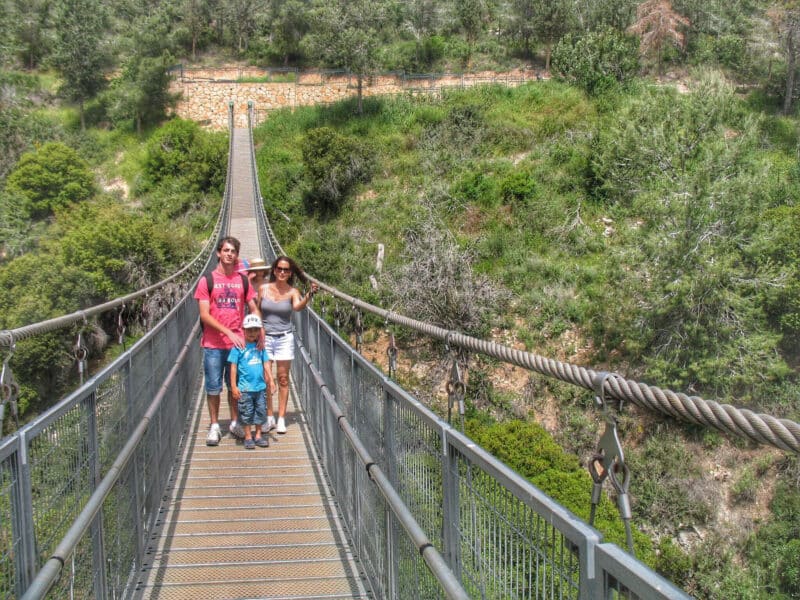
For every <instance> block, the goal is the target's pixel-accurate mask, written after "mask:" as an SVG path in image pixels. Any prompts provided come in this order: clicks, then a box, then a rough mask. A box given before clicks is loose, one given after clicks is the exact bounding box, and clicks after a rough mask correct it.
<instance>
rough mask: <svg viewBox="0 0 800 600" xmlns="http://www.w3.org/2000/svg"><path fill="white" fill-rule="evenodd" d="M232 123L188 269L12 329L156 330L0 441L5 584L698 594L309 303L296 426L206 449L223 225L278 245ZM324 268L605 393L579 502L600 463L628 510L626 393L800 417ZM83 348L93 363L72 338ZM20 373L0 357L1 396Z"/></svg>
mask: <svg viewBox="0 0 800 600" xmlns="http://www.w3.org/2000/svg"><path fill="white" fill-rule="evenodd" d="M248 112H249V115H250V116H251V117H252V113H253V109H252V107H251V108H250V110H249V111H248ZM229 122H230V132H231V141H230V151H229V158H228V161H229V162H228V178H227V183H226V191H225V199H224V202H223V206H222V209H221V211H220V216H219V220H218V222H217V225H216V227H215V230H214V233H213V235H212V236H211V237H210V239H209V241H208V244H207V246H206V247H205V248H204V249H203V251H202V252H200V253H199V254H198V256H197V257H196V258H195V259H194V260H193V261H192V262H191V263H190V264H189V265H187V266H186V267H184V268H183V269H182V270H181V271H179V272H178V273H176V274H174V275H173V276H171V277H170V278H168V279H167V280H165V281H163V282H160V283H158V284H156V285H154V286H151V287H149V288H147V289H145V290H140V291H138V292H136V293H134V294H131V295H130V296H126V297H124V298H118V299H116V300H114V301H112V302H109V303H106V304H104V305H102V306H99V307H94V308H91V309H87V310H84V311H80V312H79V313H75V314H73V315H67V316H64V317H59V318H56V319H52V320H50V321H46V322H42V323H36V324H33V325H29V326H26V327H23V328H20V329H16V330H10V331H3V332H0V347H2V348H5V349H6V350H7V351H8V352H9V355H10V353H11V352H13V348H14V344H15V343H16V342H17V341H19V340H21V339H25V338H27V337H31V336H34V335H37V334H39V333H42V332H46V331H53V330H56V329H61V328H72V329H77V330H78V332H79V334H78V336H79V337H78V340H80V331H81V328H82V327H83V326H85V324H86V322H87V320H88V319H89V318H91V317H93V316H95V315H97V314H100V313H101V312H106V311H109V310H117V311H120V312H121V311H122V310H123V309H124V307H125V306H130V305H132V304H135V303H137V302H138V303H140V304H141V310H140V313H141V314H142V315H143V319H144V320H145V321H146V323H145V326H146V327H145V328H146V329H147V333H146V335H144V336H143V337H142V338H141V339H139V340H138V341H137V342H136V343H135V344H133V345H132V346H131V347H130V348H129V349H127V350H126V351H125V352H124V353H123V354H122V355H121V356H120V357H119V358H117V359H116V360H114V361H113V362H111V363H110V364H108V365H107V366H105V367H104V368H103V369H102V370H101V371H99V372H98V373H96V374H94V375H92V376H91V377H88V378H87V379H86V381H83V382H82V385H81V386H80V388H79V389H77V390H76V391H74V392H73V393H71V394H70V395H68V396H67V397H66V398H64V399H62V400H60V401H59V402H58V403H57V404H56V405H55V406H53V407H52V408H51V409H50V410H49V411H47V412H46V413H45V414H43V415H41V416H40V417H38V418H37V419H36V420H35V421H34V422H32V423H29V424H27V425H25V426H24V427H22V428H20V429H19V430H18V431H17V432H15V433H14V434H13V435H10V436H8V437H7V438H5V439H3V440H2V441H1V442H0V539H1V540H2V545H0V598H25V599H26V600H27V599H34V598H45V597H48V598H98V599H109V598H115V599H116V598H160V599H182V598H220V599H223V598H225V599H229V598H373V599H381V598H403V599H406V598H419V599H428V598H444V597H446V598H481V599H484V598H487V599H488V598H497V599H500V598H502V599H506V598H575V599H580V600H584V599H594V598H598V599H599V598H603V599H605V598H618V597H619V598H643V599H658V598H663V599H667V598H670V599H672V598H684V597H688V596H687V595H686V594H685V593H684V592H683V591H682V590H680V589H678V588H676V587H675V586H674V585H673V584H671V583H670V582H668V581H666V580H665V579H663V578H662V577H660V576H659V575H658V574H656V573H655V572H653V571H652V570H650V569H649V568H648V567H647V566H646V565H644V564H643V563H641V562H639V561H638V560H637V559H636V558H635V557H634V556H632V555H631V554H630V553H629V552H627V551H626V550H623V549H621V548H619V547H618V546H616V545H614V544H611V543H607V542H605V541H604V540H603V539H602V536H601V534H600V533H599V532H598V531H597V530H595V529H594V528H593V527H591V526H590V525H589V524H587V523H585V522H583V521H581V520H580V519H579V518H578V517H576V516H575V515H574V514H572V513H570V512H569V511H568V510H566V509H565V508H564V507H562V506H560V505H558V504H557V503H555V502H554V501H553V500H552V499H550V498H548V497H547V496H545V495H544V494H543V493H542V492H541V491H539V490H538V489H537V488H535V487H534V486H533V485H531V484H530V483H529V482H528V481H527V480H525V479H524V478H522V477H521V476H519V475H518V474H517V473H515V472H513V471H512V470H510V469H509V468H508V467H506V466H505V465H503V464H502V463H501V462H499V461H498V460H496V459H495V458H494V457H492V456H491V455H489V454H488V453H487V452H485V451H484V450H483V449H481V448H480V447H478V446H477V445H476V444H474V443H473V442H472V441H471V440H470V439H469V438H467V437H466V436H464V435H463V434H462V433H461V432H460V431H458V430H457V429H455V428H453V427H451V426H450V425H449V424H448V423H447V422H445V421H443V420H442V419H440V418H439V417H438V416H436V415H435V414H434V413H433V412H431V411H430V410H428V409H427V408H426V407H425V406H423V405H422V404H421V403H420V402H419V401H418V400H416V399H415V398H414V397H413V396H412V395H410V394H409V393H408V392H407V391H406V390H404V389H402V388H401V387H400V386H399V385H398V384H397V383H396V382H395V381H394V380H393V379H392V377H391V374H392V373H391V368H390V374H389V376H387V375H386V374H384V373H382V372H381V371H379V370H378V369H377V368H376V367H375V366H374V365H372V364H371V363H370V362H369V361H367V360H365V359H364V358H363V357H362V356H360V354H359V353H358V352H357V351H356V350H355V349H353V348H352V347H351V346H350V345H349V344H348V343H347V342H346V341H344V340H343V339H342V338H340V337H339V336H338V335H337V333H336V331H335V330H334V329H333V328H332V327H330V326H329V325H328V323H327V322H326V321H325V320H324V319H322V318H320V316H319V315H317V314H316V313H315V312H314V311H313V310H306V311H303V312H302V313H298V314H297V315H295V319H296V322H295V329H296V333H297V335H296V343H297V346H298V347H297V354H296V356H297V357H296V359H295V360H294V361H293V364H292V373H291V379H292V394H291V400H290V407H289V413H288V417H289V418H288V425H289V431H288V433H287V434H286V435H274V434H273V435H271V436H270V437H271V445H270V447H269V448H267V449H257V450H256V451H254V452H244V451H243V450H242V448H241V445H239V444H237V441H236V440H234V439H233V438H232V437H231V436H225V437H224V438H223V440H222V442H221V444H220V445H219V446H218V447H212V448H209V447H206V446H205V443H204V442H205V432H206V429H207V427H208V420H207V419H208V417H207V414H206V410H205V394H204V392H203V388H202V386H201V379H202V368H201V367H202V365H201V362H202V359H201V351H200V346H199V340H198V336H199V319H198V308H197V302H196V301H194V300H193V298H192V292H193V288H194V285H196V282H197V280H198V278H199V277H200V276H201V274H202V273H203V272H205V271H207V270H208V269H210V268H213V266H214V265H213V261H212V259H213V257H214V255H215V254H214V252H213V250H214V248H215V247H216V243H217V240H219V239H220V238H221V237H222V236H223V235H233V236H235V237H237V238H239V239H240V240H241V241H242V249H241V254H242V255H243V256H257V255H259V256H263V257H265V258H267V259H271V258H274V257H275V256H276V255H277V254H280V253H282V251H281V249H280V245H279V243H278V241H277V240H276V239H275V238H274V236H273V234H272V230H271V229H270V227H269V223H268V222H267V219H266V216H265V214H264V210H263V201H262V198H261V196H260V191H259V186H258V180H257V176H256V170H255V166H254V151H253V143H252V131H251V129H249V128H234V127H233V123H234V121H233V107H232V106H231V107H230V121H229ZM319 284H320V286H321V288H322V289H323V290H325V291H326V292H327V293H329V294H331V295H334V296H336V297H338V298H341V299H342V300H343V301H345V302H347V303H348V304H350V305H352V306H353V307H356V308H358V309H359V310H364V311H371V312H373V313H375V314H377V315H379V316H380V317H382V318H384V319H386V320H387V322H392V323H396V324H398V325H402V326H405V327H410V328H412V329H415V330H417V331H419V332H421V333H424V334H426V335H429V336H431V337H434V338H437V339H439V340H442V341H444V342H446V344H447V345H448V346H450V347H454V348H456V347H457V348H463V349H465V350H468V351H470V352H482V353H484V354H487V355H489V356H494V357H496V358H498V359H500V360H504V361H506V362H509V363H511V364H515V365H519V366H523V367H525V368H527V369H530V370H532V371H535V372H539V373H542V374H545V375H548V376H551V377H556V378H558V379H561V380H562V381H567V382H570V383H573V384H575V385H579V386H582V387H584V388H586V389H588V390H593V391H594V393H595V398H596V402H597V404H598V406H599V407H600V408H601V409H603V412H604V415H605V416H606V433H605V434H604V435H603V438H602V439H601V442H600V446H599V448H598V449H599V451H600V453H601V458H600V459H599V460H598V463H597V465H596V466H595V469H594V471H593V472H592V475H593V478H594V488H593V490H587V502H589V494H590V493H591V495H592V502H595V501H596V499H597V500H599V495H600V493H601V491H602V486H603V484H604V483H605V482H606V478H609V479H610V480H611V483H612V484H613V487H614V489H615V491H616V493H617V497H618V499H619V508H620V514H621V517H622V518H623V520H626V523H628V522H629V518H630V514H629V511H630V508H629V505H627V504H626V503H627V487H626V485H627V484H626V482H625V479H626V478H624V477H619V478H617V477H616V476H615V474H617V473H621V472H624V463H623V462H622V452H621V448H620V447H619V440H618V438H617V436H616V429H615V420H614V418H613V414H611V411H610V409H609V407H610V406H611V405H612V404H613V403H614V402H617V401H630V402H634V403H636V404H637V405H640V406H643V407H647V408H650V409H652V410H658V411H660V412H663V413H666V414H668V415H671V416H673V417H676V418H679V419H683V420H687V421H689V422H692V423H698V424H702V425H706V426H709V427H714V428H716V429H718V430H721V431H723V432H725V433H727V434H730V435H739V436H743V437H746V438H748V439H752V440H755V441H757V442H759V443H766V444H771V445H774V446H776V447H778V448H781V449H783V450H785V451H788V452H799V451H800V426H799V425H798V424H797V423H794V422H791V421H788V420H785V419H776V418H773V417H770V416H768V415H759V414H754V413H752V412H749V411H746V410H740V409H737V408H735V407H732V406H729V405H724V404H718V403H714V402H709V401H705V400H703V399H702V398H697V397H688V396H685V395H682V394H675V393H673V392H669V391H663V390H660V389H658V388H653V387H649V386H646V385H644V384H640V383H637V382H631V381H627V380H625V379H624V378H622V377H619V376H617V375H614V374H608V373H599V372H594V371H591V370H588V369H585V368H582V367H576V366H573V365H567V364H564V363H559V362H557V361H553V360H550V359H545V358H542V357H539V356H536V355H533V354H529V353H526V352H522V351H519V350H514V349H510V348H507V347H503V346H499V345H497V344H493V343H490V342H486V341H484V340H476V339H474V338H470V337H468V336H465V335H462V334H460V333H458V332H453V331H447V330H443V329H441V328H438V327H435V326H432V325H429V324H425V323H420V322H417V321H415V320H413V319H410V318H407V317H404V316H402V315H398V314H396V313H393V312H390V311H385V310H382V309H379V308H377V307H374V306H371V305H369V304H367V303H365V302H363V301H361V300H360V299H358V298H353V297H350V296H348V295H347V294H344V293H343V292H341V291H339V290H337V289H335V288H332V287H330V286H328V285H326V284H325V283H324V282H319ZM121 323H122V322H121ZM120 327H121V328H123V327H124V326H123V325H122V324H121V325H120ZM77 346H80V344H77ZM76 357H77V358H78V360H79V362H80V361H84V360H85V352H81V348H80V347H78V348H77V349H76ZM455 366H456V365H455V364H454V369H453V371H454V373H456V375H455V378H456V379H455V381H454V380H453V379H452V377H451V382H450V383H451V384H452V386H451V389H452V390H454V391H453V396H452V398H451V399H453V400H455V402H456V404H457V403H458V400H459V399H460V398H459V397H458V389H459V387H458V384H459V383H460V382H459V381H458V380H457V369H456V368H455ZM83 372H84V371H83V370H81V373H83ZM16 389H17V388H16V383H15V382H14V379H13V373H12V372H11V370H10V367H9V361H8V359H6V361H5V362H4V363H3V371H2V375H1V376H0V392H1V393H2V394H3V396H2V400H3V404H2V406H3V407H5V406H6V405H7V404H12V403H13V400H14V394H15V390H16ZM222 404H223V410H224V409H225V406H224V405H225V403H224V402H223V403H222ZM225 416H226V415H224V414H223V415H222V417H223V421H224V418H225ZM0 419H2V413H0ZM609 475H610V477H609ZM626 507H627V508H626ZM626 511H627V512H626ZM629 539H630V538H629Z"/></svg>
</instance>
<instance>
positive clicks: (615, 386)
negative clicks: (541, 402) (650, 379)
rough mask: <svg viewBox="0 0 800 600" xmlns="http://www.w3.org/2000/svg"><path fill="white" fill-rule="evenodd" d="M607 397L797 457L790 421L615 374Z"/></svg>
mask: <svg viewBox="0 0 800 600" xmlns="http://www.w3.org/2000/svg"><path fill="white" fill-rule="evenodd" d="M314 281H316V282H317V284H318V285H319V286H320V289H323V290H325V291H327V292H329V293H330V294H332V295H333V296H335V297H337V298H341V299H342V300H344V301H345V302H347V303H349V304H352V305H354V306H357V307H359V308H361V309H362V310H364V311H367V312H370V313H372V314H376V315H378V316H380V317H381V318H383V319H384V320H386V321H390V322H392V323H397V324H399V325H403V326H404V327H408V328H410V329H413V330H415V331H419V332H421V333H424V334H426V335H428V336H430V337H434V338H438V339H440V340H443V341H446V342H447V343H448V344H451V345H457V346H460V347H462V348H464V349H466V350H469V351H470V352H477V353H480V354H484V355H486V356H491V357H493V358H497V359H499V360H502V361H503V362H507V363H510V364H513V365H517V366H520V367H524V368H526V369H528V370H530V371H534V372H536V373H540V374H542V375H546V376H548V377H553V378H555V379H558V380H560V381H563V382H566V383H571V384H573V385H578V386H580V387H583V388H586V389H587V390H593V389H594V388H593V385H592V382H593V380H594V378H595V376H596V374H597V372H596V371H594V370H592V369H588V368H586V367H581V366H578V365H573V364H570V363H565V362H561V361H558V360H554V359H552V358H546V357H543V356H539V355H537V354H533V353H530V352H525V351H522V350H517V349H515V348H510V347H508V346H504V345H502V344H498V343H496V342H491V341H488V340H482V339H478V338H474V337H470V336H467V335H464V334H462V333H458V332H456V331H450V330H447V329H443V328H441V327H437V326H435V325H431V324H430V323H424V322H421V321H416V320H414V319H411V318H409V317H405V316H403V315H400V314H397V313H394V312H391V311H388V310H385V309H382V308H380V307H377V306H373V305H371V304H368V303H366V302H364V301H362V300H359V299H358V298H354V297H352V296H349V295H348V294H345V293H344V292H341V291H339V290H338V289H336V288H334V287H331V286H328V285H325V284H324V283H322V282H320V281H318V280H316V279H315V280H314ZM604 386H605V392H606V394H607V396H608V397H610V398H615V399H616V400H619V401H621V402H632V403H633V404H635V405H637V406H639V407H640V408H645V409H648V410H651V411H655V412H660V413H663V414H666V415H668V416H670V417H673V418H676V419H679V420H682V421H688V422H690V423H695V424H697V425H703V426H706V427H711V428H713V429H717V430H718V431H721V432H723V433H726V434H729V435H734V436H738V437H743V438H746V439H749V440H752V441H754V442H757V443H759V444H768V445H771V446H775V447H776V448H780V449H781V450H785V451H787V452H794V453H796V454H800V424H798V423H796V422H795V421H792V420H790V419H778V418H776V417H773V416H771V415H767V414H763V413H755V412H753V411H751V410H748V409H746V408H737V407H735V406H732V405H730V404H720V403H718V402H714V401H713V400H704V399H703V398H701V397H699V396H689V395H687V394H683V393H677V392H673V391H671V390H663V389H661V388H658V387H655V386H650V385H647V384H645V383H641V382H638V381H632V380H628V379H625V378H624V377H622V376H620V375H617V374H615V375H614V376H613V377H608V378H607V379H606V382H605V383H604Z"/></svg>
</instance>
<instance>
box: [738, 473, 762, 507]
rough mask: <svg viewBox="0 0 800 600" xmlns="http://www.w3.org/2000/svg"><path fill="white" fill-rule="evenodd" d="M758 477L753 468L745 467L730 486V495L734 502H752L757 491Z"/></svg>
mask: <svg viewBox="0 0 800 600" xmlns="http://www.w3.org/2000/svg"><path fill="white" fill-rule="evenodd" d="M758 481H759V480H758V479H757V478H756V474H755V473H754V472H753V469H751V468H750V467H746V468H745V469H744V470H743V471H742V472H741V473H740V474H739V477H738V478H737V479H736V481H735V482H734V483H733V486H732V487H731V495H732V496H733V500H734V501H735V502H747V503H749V502H753V501H754V500H755V499H756V494H757V493H758Z"/></svg>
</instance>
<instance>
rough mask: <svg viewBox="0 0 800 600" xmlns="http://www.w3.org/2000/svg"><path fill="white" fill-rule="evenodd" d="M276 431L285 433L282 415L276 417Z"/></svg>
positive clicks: (284, 422)
mask: <svg viewBox="0 0 800 600" xmlns="http://www.w3.org/2000/svg"><path fill="white" fill-rule="evenodd" d="M277 431H278V433H286V421H285V420H284V418H283V417H278V427H277Z"/></svg>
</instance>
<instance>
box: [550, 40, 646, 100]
mask: <svg viewBox="0 0 800 600" xmlns="http://www.w3.org/2000/svg"><path fill="white" fill-rule="evenodd" d="M638 56H639V55H638V48H637V42H636V40H635V38H633V37H631V36H625V35H623V34H621V33H620V32H619V31H617V30H615V29H606V30H603V31H591V32H588V33H586V34H584V35H582V36H574V35H572V34H567V35H566V36H564V37H563V38H561V40H559V42H558V44H557V45H556V47H555V48H554V49H553V57H552V65H553V66H552V70H553V72H554V73H557V74H558V76H559V77H561V78H562V79H564V80H566V81H569V82H570V83H572V84H574V85H577V86H578V87H581V88H583V89H584V90H586V91H587V92H588V93H590V94H600V93H603V92H606V91H609V90H610V89H612V88H613V87H615V86H616V85H618V84H620V83H624V82H626V81H628V80H629V79H631V78H632V77H633V76H634V75H635V74H636V72H637V71H638V69H639V58H638Z"/></svg>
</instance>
